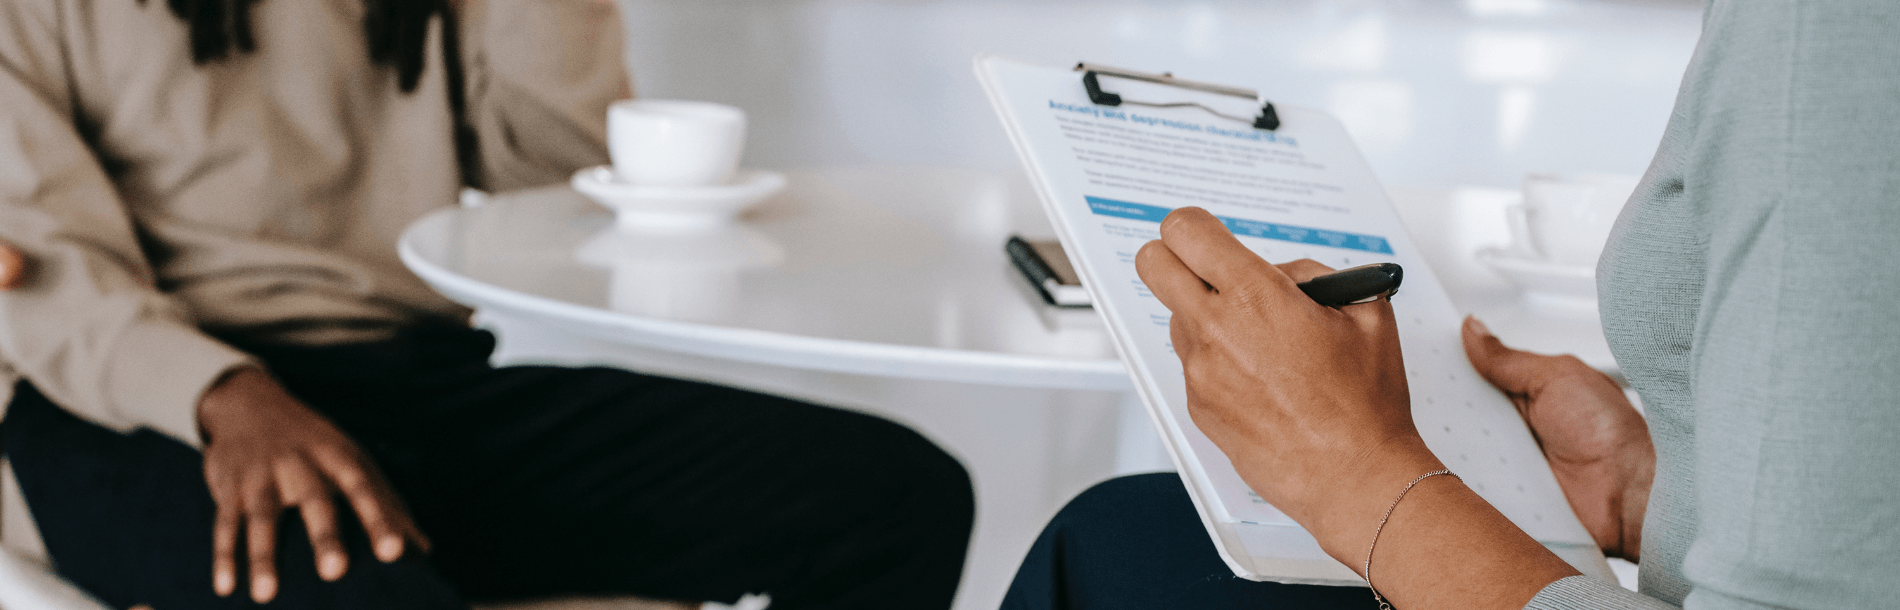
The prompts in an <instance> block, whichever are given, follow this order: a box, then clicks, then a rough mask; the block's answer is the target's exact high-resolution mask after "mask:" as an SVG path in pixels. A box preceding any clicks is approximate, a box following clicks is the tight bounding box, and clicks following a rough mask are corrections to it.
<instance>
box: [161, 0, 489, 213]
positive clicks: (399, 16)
mask: <svg viewBox="0 0 1900 610" xmlns="http://www.w3.org/2000/svg"><path fill="white" fill-rule="evenodd" d="M295 1H308V0H295ZM449 1H450V0H363V8H364V11H363V33H364V34H365V35H366V36H365V39H366V40H368V43H369V57H370V61H372V62H375V63H376V64H377V65H381V66H387V67H394V68H395V69H396V83H397V85H398V86H399V87H400V88H401V89H402V92H403V93H413V92H415V90H416V86H417V85H418V84H420V83H421V82H422V72H423V70H424V69H425V68H427V67H428V66H427V63H428V49H427V48H425V47H426V46H427V43H428V38H429V21H430V20H432V19H435V18H437V17H440V18H441V19H442V58H443V63H444V64H446V65H445V66H443V69H444V70H446V71H447V72H446V74H445V76H446V77H447V81H448V82H447V85H448V87H447V88H448V98H449V107H450V108H449V110H450V112H451V113H453V114H452V116H453V117H454V121H455V123H454V124H455V134H454V135H455V150H456V162H457V165H458V166H459V167H460V169H461V172H462V181H463V183H465V184H469V185H476V184H478V182H479V180H478V176H477V172H478V171H479V169H480V164H479V161H478V159H477V156H476V153H477V147H476V141H475V130H474V128H472V127H470V126H469V123H468V112H467V107H468V104H467V92H466V91H465V90H464V89H463V82H464V79H463V74H462V61H461V57H462V54H461V48H460V44H459V42H458V38H459V36H457V34H458V32H457V28H456V20H455V17H456V15H455V11H454V10H452V9H451V8H450V7H449ZM138 2H139V4H144V3H145V2H146V0H138ZM166 2H167V4H168V5H170V7H171V10H172V14H174V15H177V16H178V18H179V19H180V20H183V21H184V22H185V23H186V25H188V26H190V27H191V60H192V62H193V63H196V64H200V65H202V64H206V63H210V62H213V61H217V60H220V59H223V58H225V57H228V56H230V55H231V53H232V52H233V50H234V49H235V50H236V52H238V53H249V52H252V51H256V50H257V38H256V37H255V36H254V35H253V33H252V32H251V10H252V6H253V5H255V4H257V3H258V2H259V0H166Z"/></svg>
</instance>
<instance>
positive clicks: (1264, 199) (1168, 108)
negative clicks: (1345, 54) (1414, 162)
mask: <svg viewBox="0 0 1900 610" xmlns="http://www.w3.org/2000/svg"><path fill="white" fill-rule="evenodd" d="M976 72H977V76H978V79H979V80H980V81H982V83H983V87H984V90H985V91H986V93H988V95H989V99H990V102H991V104H992V106H993V107H994V108H995V109H996V111H997V115H998V117H999V118H1000V119H1001V120H1002V123H1003V126H1004V128H1005V129H1006V130H1007V131H1008V132H1009V136H1010V141H1011V143H1012V144H1014V145H1015V147H1016V151H1017V153H1018V154H1019V155H1020V156H1021V158H1022V161H1023V165H1024V167H1025V168H1026V169H1027V170H1028V174H1029V178H1030V181H1031V182H1032V183H1033V184H1034V185H1035V187H1036V192H1037V194H1038V196H1039V197H1040V198H1041V200H1042V203H1043V207H1044V211H1045V212H1047V213H1048V215H1049V218H1050V220H1051V222H1052V224H1054V226H1055V228H1056V233H1057V235H1058V237H1059V238H1060V239H1061V241H1062V244H1063V246H1064V248H1065V249H1066V250H1067V251H1068V252H1069V253H1070V254H1071V255H1072V260H1071V262H1072V263H1073V264H1074V266H1075V269H1076V272H1077V273H1078V274H1079V275H1080V276H1081V278H1082V284H1083V285H1084V286H1086V287H1087V288H1088V290H1089V292H1090V295H1091V297H1092V299H1093V300H1094V302H1095V308H1096V311H1097V312H1098V313H1099V315H1101V316H1102V318H1103V320H1104V322H1105V323H1106V325H1107V327H1108V330H1109V334H1110V336H1111V337H1113V338H1114V340H1115V344H1116V348H1117V350H1118V351H1119V353H1120V354H1121V356H1122V359H1123V361H1124V362H1125V363H1126V364H1127V365H1128V368H1129V372H1130V375H1131V376H1132V377H1133V381H1134V382H1135V383H1134V385H1135V388H1136V390H1137V392H1138V393H1139V394H1140V395H1141V397H1142V401H1143V402H1144V403H1145V404H1146V405H1147V407H1148V412H1149V415H1150V416H1151V417H1152V419H1153V421H1154V423H1155V427H1156V429H1157V431H1158V432H1159V433H1160V435H1161V437H1162V440H1163V443H1164V444H1165V445H1166V446H1167V448H1168V452H1169V454H1170V456H1171V457H1172V458H1173V460H1174V463H1175V466H1176V469H1177V471H1178V472H1179V474H1180V475H1181V479H1182V482H1183V484H1184V485H1185V486H1186V488H1187V491H1188V495H1189V497H1190V498H1192V499H1193V501H1194V506H1195V510H1196V511H1197V512H1198V513H1199V515H1200V518H1201V522H1202V524H1203V525H1205V526H1206V528H1207V532H1208V535H1209V537H1211V538H1212V539H1213V541H1214V543H1215V548H1216V549H1218V550H1219V552H1220V556H1221V559H1222V560H1223V561H1224V562H1226V564H1227V565H1228V567H1229V568H1231V569H1232V570H1233V571H1234V573H1235V575H1237V576H1240V577H1242V578H1247V579H1250V580H1264V581H1274V582H1283V583H1299V584H1327V585H1352V586H1365V581H1364V580H1361V579H1360V578H1359V576H1358V574H1357V572H1355V571H1354V570H1353V569H1352V568H1350V567H1347V566H1346V565H1345V564H1343V563H1341V562H1340V561H1338V560H1335V559H1334V558H1332V557H1331V556H1328V555H1327V554H1326V553H1325V552H1324V551H1323V550H1321V548H1320V546H1319V543H1318V541H1316V540H1314V539H1313V537H1312V536H1311V535H1310V534H1308V533H1307V532H1306V531H1305V530H1304V529H1303V528H1301V527H1300V525H1299V524H1298V523H1296V522H1294V521H1293V520H1292V519H1290V518H1288V517H1287V516H1286V515H1285V514H1284V513H1281V512H1280V511H1279V510H1277V509H1275V508H1273V507H1272V506H1271V505H1270V504H1268V503H1267V502H1266V501H1264V500H1262V499H1261V498H1260V496H1259V495H1257V494H1254V493H1253V492H1252V490H1251V489H1249V488H1248V487H1247V484H1246V482H1245V481H1243V480H1242V479H1241V477H1240V475H1239V474H1238V473H1236V472H1235V471H1234V468H1233V465H1232V463H1231V462H1229V461H1228V459H1227V457H1226V455H1225V454H1223V453H1222V452H1221V451H1220V449H1219V448H1218V447H1216V446H1215V445H1214V444H1213V442H1212V441H1210V440H1208V438H1207V437H1206V436H1205V435H1204V434H1202V433H1201V432H1200V430H1199V429H1198V428H1196V427H1195V426H1194V423H1193V420H1192V419H1191V418H1190V417H1189V415H1188V412H1187V400H1186V383H1185V380H1184V379H1183V375H1182V370H1181V364H1180V361H1179V359H1178V358H1176V357H1175V355H1174V354H1173V351H1172V347H1171V345H1170V344H1169V340H1170V338H1169V334H1168V329H1167V323H1168V319H1169V318H1170V317H1171V314H1170V313H1169V312H1168V311H1167V308H1166V307H1164V306H1162V305H1161V304H1160V302H1159V301H1158V300H1156V299H1155V298H1154V297H1153V295H1152V294H1150V293H1148V291H1147V290H1146V287H1145V286H1143V285H1142V284H1141V281H1140V278H1139V276H1138V275H1136V273H1135V270H1134V253H1135V251H1136V250H1138V249H1139V248H1140V246H1141V244H1143V243H1145V242H1147V241H1148V240H1150V239H1154V238H1156V237H1158V236H1159V231H1158V229H1159V226H1160V225H1159V222H1160V221H1161V219H1162V218H1163V217H1165V216H1166V215H1167V213H1168V212H1169V211H1171V210H1172V209H1174V208H1177V207H1182V206H1188V205H1195V206H1199V207H1203V208H1206V209H1207V210H1208V211H1210V212H1212V213H1213V214H1215V216H1217V217H1219V218H1220V219H1221V220H1222V221H1223V223H1225V224H1226V225H1227V227H1228V228H1229V229H1230V230H1232V231H1233V232H1234V234H1235V235H1236V236H1238V237H1239V239H1240V241H1241V242H1242V243H1243V244H1244V245H1246V246H1247V247H1248V248H1249V249H1250V250H1253V251H1254V252H1255V253H1256V254H1259V255H1261V256H1262V257H1264V258H1266V259H1267V260H1269V261H1273V262H1285V261H1287V260H1293V259H1298V258H1311V259H1314V260H1317V261H1319V262H1321V263H1324V264H1327V265H1330V266H1332V267H1335V268H1345V267H1350V266H1357V265H1362V264H1368V263H1377V262H1395V263H1398V264H1400V265H1402V266H1404V267H1405V269H1406V271H1407V274H1406V275H1407V277H1406V290H1405V292H1404V293H1402V294H1401V295H1399V296H1397V297H1395V298H1394V299H1393V301H1392V304H1393V308H1394V310H1395V312H1396V313H1397V314H1398V318H1399V326H1400V328H1399V334H1400V342H1401V345H1402V347H1401V349H1402V350H1403V352H1404V356H1405V361H1406V368H1407V383H1408V386H1409V388H1410V390H1411V396H1412V412H1413V417H1414V421H1415V423H1416V424H1417V426H1418V428H1419V432H1420V435H1421V436H1423V437H1424V439H1425V442H1426V445H1427V446H1428V447H1430V448H1431V449H1432V451H1433V452H1434V453H1435V454H1437V455H1438V456H1439V458H1440V459H1441V460H1443V461H1444V462H1445V463H1446V464H1447V465H1448V466H1449V467H1450V468H1451V469H1452V470H1453V471H1454V472H1456V473H1458V474H1459V475H1460V476H1461V477H1463V478H1464V480H1465V481H1466V483H1467V484H1468V485H1470V486H1471V487H1472V489H1473V490H1474V491H1476V492H1477V493H1478V494H1479V495H1480V496H1483V497H1484V498H1485V499H1486V500H1487V501H1489V502H1491V504H1492V505H1493V506H1495V507H1497V508H1498V509H1499V510H1500V512H1503V513H1504V515H1505V516H1506V517H1508V518H1510V519H1511V520H1512V522H1514V523H1516V524H1517V525H1518V526H1519V527H1520V528H1523V529H1524V530H1525V531H1526V532H1527V533H1529V534H1530V535H1531V536H1532V537H1533V538H1535V539H1537V540H1538V541H1539V542H1540V543H1543V544H1544V546H1545V547H1546V548H1549V549H1551V550H1552V551H1553V552H1555V553H1556V554H1557V555H1558V556H1560V557H1562V558H1564V559H1565V560H1566V561H1567V562H1569V563H1570V564H1571V565H1573V566H1576V567H1577V568H1578V569H1579V570H1580V571H1582V572H1584V573H1586V574H1592V575H1595V576H1597V577H1599V578H1604V579H1606V580H1609V581H1610V582H1615V576H1614V575H1613V574H1612V573H1611V572H1610V569H1609V565H1608V563H1607V562H1606V561H1605V559H1604V557H1603V555H1602V553H1601V551H1600V550H1599V549H1598V548H1597V546H1596V543H1595V541H1594V540H1593V539H1592V538H1591V537H1590V535H1589V533H1588V532H1587V531H1586V530H1584V528H1583V525H1582V523H1581V522H1579V521H1578V520H1577V518H1576V515H1575V514H1574V513H1573V512H1572V511H1571V509H1570V506H1569V503H1568V501H1567V500H1566V499H1565V497H1564V495H1563V491H1562V489H1561V488H1560V487H1559V486H1558V485H1557V481H1556V479H1555V477H1554V476H1553V475H1552V474H1551V472H1550V467H1549V464H1548V463H1546V462H1545V461H1544V457H1543V454H1542V452H1541V450H1539V449H1538V446H1537V443H1536V441H1535V439H1533V438H1532V436H1531V434H1530V430H1529V428H1528V427H1526V426H1525V424H1524V422H1523V420H1522V418H1521V417H1520V416H1519V415H1518V414H1517V410H1516V409H1515V407H1513V406H1512V405H1511V404H1510V402H1509V401H1508V400H1507V399H1506V398H1505V397H1504V396H1503V395H1502V394H1500V393H1498V391H1497V390H1495V389H1494V388H1492V387H1491V386H1490V385H1489V384H1488V383H1486V382H1485V381H1484V380H1483V378H1481V377H1479V376H1478V374H1477V372H1476V371H1475V370H1473V369H1472V368H1471V365H1470V363H1469V362H1468V361H1467V360H1466V358H1465V354H1464V350H1463V343H1462V340H1461V339H1460V336H1459V325H1460V322H1461V320H1462V316H1461V315H1460V314H1459V313H1458V311H1457V310H1456V309H1455V308H1454V307H1453V305H1452V303H1451V300H1450V297H1449V296H1448V295H1447V294H1446V292H1445V290H1444V287H1443V285H1442V284H1441V283H1440V282H1439V281H1438V278H1437V277H1436V275H1435V274H1433V273H1432V271H1431V269H1430V267H1429V266H1427V265H1426V264H1425V261H1424V260H1423V258H1422V257H1421V256H1420V254H1419V252H1418V249H1417V247H1416V246H1415V245H1414V244H1413V243H1412V240H1411V238H1410V236H1409V235H1407V234H1406V232H1405V228H1404V227H1403V225H1402V224H1401V223H1400V221H1399V218H1398V214H1397V212H1396V211H1395V210H1394V209H1393V207H1392V204H1391V203H1390V201H1389V200H1388V199H1387V198H1386V195H1385V193H1384V190H1383V189H1382V188H1381V187H1380V186H1379V184H1378V181H1377V179H1376V178H1374V176H1373V174H1372V170H1371V168H1370V167H1369V166H1367V164H1366V162H1365V160H1364V158H1363V157H1362V156H1361V155H1360V154H1359V152H1358V150H1357V148H1356V146H1354V144H1353V143H1352V140H1351V138H1350V137H1349V136H1348V135H1347V133H1346V130H1345V127H1344V126H1343V125H1341V124H1340V123H1339V121H1338V120H1336V119H1334V118H1333V117H1331V116H1329V115H1327V114H1326V113H1324V112H1321V111H1318V110H1314V109H1310V108H1300V107H1296V106H1284V105H1275V104H1272V103H1271V102H1269V101H1267V100H1266V99H1265V98H1264V97H1262V96H1260V95H1259V94H1257V93H1255V92H1254V91H1252V90H1249V89H1245V88H1240V87H1229V86H1224V85H1214V84H1208V83H1199V82H1193V81H1187V80H1184V79H1179V78H1176V77H1174V76H1173V75H1171V74H1165V73H1164V74H1148V73H1142V72H1135V71H1130V70H1122V69H1116V68H1107V67H1103V66H1098V65H1094V64H1087V63H1083V64H1079V65H1077V66H1075V67H1074V68H1073V69H1061V68H1047V67H1039V66H1033V65H1028V64H1023V63H1019V62H1014V61H1010V60H1006V59H1002V58H997V57H991V56H981V57H978V58H977V60H976ZM1110 89H1113V91H1110ZM1367 536H1368V537H1370V536H1371V532H1367ZM1359 559H1360V558H1353V559H1352V560H1353V561H1355V562H1356V561H1358V560H1359Z"/></svg>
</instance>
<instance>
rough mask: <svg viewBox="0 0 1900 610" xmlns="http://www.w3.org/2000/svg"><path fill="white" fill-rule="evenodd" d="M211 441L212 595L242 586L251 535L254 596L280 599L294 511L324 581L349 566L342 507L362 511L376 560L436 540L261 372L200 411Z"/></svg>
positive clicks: (374, 474)
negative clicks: (281, 530) (279, 569)
mask: <svg viewBox="0 0 1900 610" xmlns="http://www.w3.org/2000/svg"><path fill="white" fill-rule="evenodd" d="M198 425H199V428H200V429H201V431H202V433H203V434H204V439H205V448H204V456H205V462H204V463H205V480H206V482H207V483H208V484H209V485H210V488H211V496H212V498H213V499H214V500H216V502H217V506H218V514H217V521H216V525H215V527H214V529H213V530H212V531H213V536H212V588H213V590H215V591H216V592H217V593H218V594H219V595H230V594H232V593H233V592H235V591H236V589H237V585H238V583H237V575H238V569H237V562H238V560H239V559H238V557H237V552H238V540H239V537H240V536H243V538H244V547H245V550H246V555H247V557H246V560H247V561H248V564H249V569H248V572H249V574H250V577H251V582H250V593H251V598H252V599H253V600H256V601H257V602H258V603H266V602H269V601H270V600H271V599H273V598H275V597H276V596H277V584H278V580H277V573H276V567H275V566H276V554H277V553H276V548H277V522H278V518H279V517H280V516H281V515H282V514H283V513H284V511H287V510H292V509H295V510H296V511H297V512H298V514H299V515H300V516H302V517H303V520H304V528H305V530H306V531H308V533H309V535H310V546H311V547H312V548H313V549H314V551H315V552H316V565H317V575H318V576H319V577H321V578H323V579H324V580H326V581H335V580H337V579H340V578H342V577H343V574H344V572H345V571H346V570H348V568H349V565H348V564H349V555H348V553H347V552H345V550H344V547H343V541H342V540H341V537H340V534H339V529H338V525H337V511H338V502H339V501H342V502H344V503H346V506H347V508H348V509H350V510H353V511H355V513H356V516H357V520H358V521H360V522H361V523H362V524H363V529H364V531H365V532H366V533H367V534H368V535H369V540H370V545H371V548H372V549H374V551H375V554H376V557H377V559H380V560H382V561H385V562H393V561H396V560H398V559H401V558H402V556H403V554H404V553H405V552H406V551H407V549H408V546H409V545H410V544H414V545H415V546H416V548H418V549H420V550H423V551H427V550H428V548H429V541H428V539H427V538H425V537H424V536H423V534H422V531H421V530H420V529H418V528H417V527H416V524H415V522H414V521H413V520H411V519H410V516H409V511H408V509H407V508H405V507H404V506H403V504H402V501H401V499H399V498H398V497H397V496H396V493H395V491H394V489H392V488H391V487H390V485H389V483H388V482H387V481H386V480H384V478H383V476H382V474H381V472H380V471H379V470H378V469H377V467H376V464H375V463H374V462H372V461H371V460H370V459H369V456H368V455H366V454H364V452H363V450H362V449H361V448H360V447H358V446H357V444H356V442H355V441H353V440H351V439H350V438H349V436H347V435H345V434H344V433H343V432H342V431H341V430H339V429H338V428H337V427H336V425H335V424H334V423H331V422H330V420H329V419H327V418H325V417H324V416H323V415H321V414H318V413H317V412H316V411H313V410H311V409H310V408H309V407H308V406H305V405H304V404H303V403H302V402H301V401H298V400H297V399H296V398H295V397H292V396H291V395H290V393H289V392H286V391H285V390H284V389H283V387H282V386H281V385H279V384H278V383H277V380H276V379H274V378H272V377H271V376H270V374H269V373H266V372H265V371H264V370H263V369H261V368H256V367H250V368H243V369H238V370H237V371H234V372H232V373H231V374H229V375H226V376H225V377H224V378H223V379H221V380H219V381H218V383H217V384H216V385H214V386H212V388H211V390H209V391H207V392H205V395H204V397H203V398H202V399H200V401H199V404H198Z"/></svg>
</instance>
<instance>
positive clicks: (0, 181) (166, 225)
mask: <svg viewBox="0 0 1900 610" xmlns="http://www.w3.org/2000/svg"><path fill="white" fill-rule="evenodd" d="M363 10H364V9H363V6H362V5H361V3H360V0H264V1H263V2H260V3H259V4H258V5H257V7H256V9H255V12H254V15H253V18H254V28H255V30H254V31H255V33H256V38H257V41H258V49H257V51H256V52H254V53H248V54H234V55H233V56H231V57H230V58H227V59H224V60H220V61H216V62H213V63H211V64H207V65H203V66H198V65H193V63H192V61H191V57H190V51H189V46H188V42H187V35H188V26H187V25H186V24H185V23H184V22H182V21H180V20H179V19H177V18H176V17H174V16H173V14H172V13H171V11H170V9H169V8H167V5H166V2H164V0H146V1H144V2H139V1H137V0H6V1H5V2H0V239H4V240H6V241H10V242H12V243H14V244H16V245H18V246H19V247H20V248H21V249H23V250H24V251H25V252H26V253H27V255H28V256H29V257H30V258H31V259H32V260H33V261H34V269H33V271H32V276H31V277H30V278H29V280H28V283H27V285H26V287H24V288H23V289H20V290H15V291H12V292H7V293H0V408H4V405H5V404H6V403H7V401H8V400H9V398H10V395H11V393H12V390H13V386H14V381H15V380H16V379H18V378H25V379H27V380H30V381H31V382H32V383H33V384H34V386H35V387H37V388H38V389H39V390H40V391H42V392H44V393H45V394H46V395H47V396H48V397H50V398H52V399H53V400H54V401H55V402H57V403H59V404H60V405H62V406H64V407H66V408H67V409H68V410H70V411H72V412H74V413H76V414H78V415H80V416H82V417H85V418H87V419H89V420H92V421H95V422H98V423H100V424H103V425H106V426H109V427H113V428H117V429H128V428H132V427H137V426H146V427H150V428H153V429H156V430H159V431H161V432H164V433H167V434H170V435H171V436H174V437H177V438H179V439H180V440H183V441H185V442H188V443H192V444H196V443H197V442H198V434H197V424H196V421H195V410H196V406H197V402H198V398H199V396H200V395H201V394H202V393H203V392H204V391H205V390H206V389H207V388H208V387H209V385H210V384H211V383H212V382H213V381H215V380H216V379H217V378H218V377H219V376H220V375H222V374H223V373H225V372H227V371H229V370H230V369H232V368H233V367H236V366H240V365H243V364H245V363H247V362H249V361H250V358H249V357H248V356H247V355H246V354H244V353H242V352H239V351H237V350H235V349H233V348H231V347H229V346H227V345H225V344H224V343H221V342H219V341H218V340H216V339H213V338H212V337H211V336H209V335H208V334H207V332H206V331H213V332H215V333H217V334H227V333H237V334H242V335H245V336H247V337H254V338H258V339H263V340H276V341H285V342H294V343H303V344H319V343H338V342H349V341H362V340H373V339H377V338H381V337H383V336H386V335H387V334H388V333H389V332H390V331H391V330H392V329H393V328H395V327H397V326H400V325H402V324H405V323H412V322H415V321H417V320H421V319H425V318H429V317H447V316H457V315H459V314H460V313H461V312H460V310H459V308H458V307H457V306H456V305H455V304H453V303H450V302H448V301H446V300H444V299H443V298H442V297H440V296H437V295H436V294H434V293H433V292H431V291H430V290H429V289H428V288H427V287H426V286H424V285H423V284H422V283H421V282H420V281H418V280H417V279H416V278H415V277H414V276H413V275H411V274H410V273H409V272H408V271H407V270H405V269H404V268H403V266H402V264H401V263H400V262H399V261H398V260H397V258H396V251H395V244H396V236H397V234H398V233H399V232H400V231H401V230H402V229H403V227H404V226H406V225H407V224H408V223H409V222H410V221H411V220H413V219H415V218H417V217H418V216H420V215H422V214H423V213H425V212H428V211H430V210H433V209H436V208H438V207H440V206H445V205H450V204H452V203H453V202H454V201H455V200H456V197H457V193H458V191H459V190H460V188H461V186H462V185H461V184H460V174H459V172H458V171H457V165H456V155H455V146H454V143H453V140H452V137H453V136H452V123H453V118H452V113H451V111H450V107H449V102H448V98H447V87H446V84H445V83H446V79H447V77H446V71H445V69H444V68H443V63H442V57H441V55H440V53H441V50H442V45H441V31H440V22H438V24H437V26H436V27H435V29H434V30H432V32H431V35H430V36H431V41H430V43H429V49H430V56H429V59H428V62H429V63H428V67H427V68H426V70H425V71H424V73H423V78H422V82H421V85H420V86H419V87H418V88H417V90H416V91H415V92H413V93H408V94H405V93H402V92H401V91H400V90H399V89H398V85H397V82H396V76H395V73H394V70H393V68H384V67H380V66H376V65H374V64H372V63H371V62H370V60H369V58H368V55H367V50H366V49H367V46H366V45H365V42H364V34H363V26H362V15H363ZM459 27H460V30H459V31H460V32H461V34H460V43H461V53H462V56H463V58H462V59H463V62H464V66H465V69H466V83H465V88H466V90H467V94H468V102H467V103H468V119H469V122H470V123H471V124H472V125H473V126H474V127H475V129H476V131H477V133H478V135H479V138H480V143H481V148H480V157H481V165H482V171H481V176H482V181H483V184H480V185H477V186H480V187H482V188H486V189H489V190H507V189H514V188H520V187H525V186H531V185H536V184H543V183H548V182H554V181H558V180H562V179H564V178H566V177H567V175H568V174H569V173H571V172H572V171H574V170H575V169H577V168H579V167H582V166H586V165H590V164H595V163H600V162H603V160H604V159H605V156H606V148H605V144H604V141H605V134H604V132H605V126H604V122H605V119H604V118H605V114H606V107H607V105H608V104H609V103H611V102H612V101H613V100H616V99H619V98H622V97H626V96H627V95H629V89H628V85H627V79H626V73H625V70H624V67H623V64H622V61H621V38H622V31H621V29H620V22H619V19H618V17H617V15H616V13H615V11H614V8H613V3H612V2H611V1H610V0H465V1H464V2H462V8H461V10H460V23H459Z"/></svg>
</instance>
